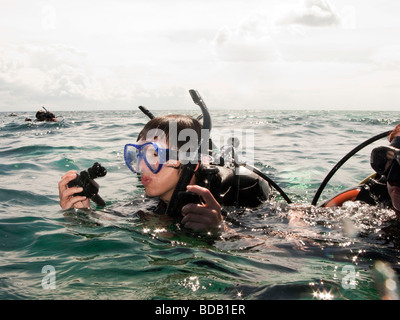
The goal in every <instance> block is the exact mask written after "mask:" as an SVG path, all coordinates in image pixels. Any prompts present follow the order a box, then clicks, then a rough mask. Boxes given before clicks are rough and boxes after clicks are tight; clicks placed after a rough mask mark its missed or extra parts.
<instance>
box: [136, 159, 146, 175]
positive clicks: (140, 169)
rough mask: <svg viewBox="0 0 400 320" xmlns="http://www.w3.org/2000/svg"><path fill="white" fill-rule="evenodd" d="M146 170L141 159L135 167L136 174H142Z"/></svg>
mask: <svg viewBox="0 0 400 320" xmlns="http://www.w3.org/2000/svg"><path fill="white" fill-rule="evenodd" d="M146 168H147V165H146V163H145V162H144V160H143V159H141V160H140V161H139V164H138V166H137V169H138V170H137V172H138V173H143V172H145V170H146Z"/></svg>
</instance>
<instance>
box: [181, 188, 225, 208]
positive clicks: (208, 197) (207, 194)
mask: <svg viewBox="0 0 400 320" xmlns="http://www.w3.org/2000/svg"><path fill="white" fill-rule="evenodd" d="M186 189H187V191H190V192H193V193H196V194H198V195H199V196H201V197H202V198H203V200H204V201H205V202H206V207H211V208H220V207H221V206H220V205H219V203H218V201H217V200H215V198H214V196H213V195H212V193H211V191H210V190H208V189H207V188H203V187H200V186H198V185H188V186H187V187H186Z"/></svg>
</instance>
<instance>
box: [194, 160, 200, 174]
mask: <svg viewBox="0 0 400 320" xmlns="http://www.w3.org/2000/svg"><path fill="white" fill-rule="evenodd" d="M199 167H200V162H198V163H197V166H196V168H195V169H194V172H196V171H197V169H198V168H199Z"/></svg>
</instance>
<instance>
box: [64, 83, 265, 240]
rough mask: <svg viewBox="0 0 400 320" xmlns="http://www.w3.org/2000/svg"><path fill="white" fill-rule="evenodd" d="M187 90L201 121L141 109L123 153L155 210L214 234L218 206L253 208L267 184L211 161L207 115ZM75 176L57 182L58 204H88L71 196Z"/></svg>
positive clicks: (220, 226) (218, 226)
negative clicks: (137, 128) (142, 119)
mask: <svg viewBox="0 0 400 320" xmlns="http://www.w3.org/2000/svg"><path fill="white" fill-rule="evenodd" d="M190 93H191V95H192V98H193V100H194V101H195V103H196V104H199V106H200V107H201V109H202V112H203V124H201V123H200V121H199V120H198V119H195V118H193V117H190V116H185V115H166V116H159V117H154V116H153V115H152V114H151V113H150V112H148V111H147V109H145V110H146V111H144V110H143V109H141V110H142V111H143V112H145V113H146V114H147V115H148V116H149V117H150V118H151V120H150V121H149V122H148V123H147V124H146V125H145V126H144V128H143V129H142V131H141V132H140V133H139V135H138V137H137V140H136V143H130V144H127V145H125V148H124V158H125V163H126V165H127V166H128V168H129V169H130V170H131V171H132V172H133V173H135V174H137V175H139V176H140V179H141V182H142V185H143V186H144V189H145V192H146V196H147V197H158V198H159V203H158V206H157V207H156V209H155V210H154V212H155V213H156V214H160V215H167V216H172V217H174V218H177V219H180V222H181V224H182V225H183V226H184V227H185V228H187V229H191V230H193V231H196V232H212V233H215V232H218V231H222V230H225V225H224V217H223V209H221V206H245V207H256V206H258V205H260V204H261V203H263V202H264V201H265V200H267V199H269V198H270V195H271V187H270V184H269V182H268V181H266V180H265V179H262V178H261V177H260V176H259V175H258V174H256V173H255V172H253V171H252V170H250V169H248V168H246V167H240V168H239V166H238V165H237V164H235V165H227V164H226V163H225V162H224V159H217V162H218V163H215V161H214V163H213V158H212V157H211V156H210V150H209V146H210V144H212V141H211V139H210V130H211V118H210V116H209V113H208V110H207V108H206V107H205V105H204V103H203V102H202V100H201V98H200V97H199V96H198V93H197V92H196V91H194V90H191V91H190ZM142 108H143V107H142ZM182 137H183V138H182ZM178 138H179V139H178ZM231 141H232V142H234V141H235V140H234V139H231ZM235 143H236V141H235ZM231 148H232V150H233V149H234V146H232V147H231ZM225 149H226V148H225ZM214 160H215V159H214ZM222 163H223V164H225V165H221V164H222ZM76 177H77V172H76V171H69V172H67V173H66V174H65V175H64V176H63V177H62V178H61V180H60V182H59V197H60V206H61V208H62V209H69V208H88V207H90V200H89V198H88V197H86V196H83V195H76V193H79V192H82V187H79V186H76V187H69V186H68V184H69V183H70V182H71V181H72V180H74V179H75V178H76Z"/></svg>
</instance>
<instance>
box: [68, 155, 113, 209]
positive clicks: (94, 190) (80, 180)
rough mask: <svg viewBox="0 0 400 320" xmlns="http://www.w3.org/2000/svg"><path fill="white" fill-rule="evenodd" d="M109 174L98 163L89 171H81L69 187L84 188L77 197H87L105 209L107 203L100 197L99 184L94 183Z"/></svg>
mask: <svg viewBox="0 0 400 320" xmlns="http://www.w3.org/2000/svg"><path fill="white" fill-rule="evenodd" d="M106 174H107V170H106V169H105V168H104V167H103V166H102V165H101V164H100V163H98V162H95V163H94V164H93V166H92V167H90V168H89V169H87V170H84V171H81V173H80V174H78V176H77V177H76V178H75V179H74V180H72V181H70V182H68V187H69V188H72V187H82V188H83V191H82V192H80V193H76V194H75V195H77V196H85V197H87V198H90V199H92V200H93V201H94V202H95V203H96V204H97V205H99V206H101V207H104V206H105V205H106V203H105V202H104V200H103V199H102V198H101V197H100V196H99V194H98V192H99V188H100V187H99V184H98V183H97V182H96V181H94V179H96V178H98V177H104V176H105V175H106Z"/></svg>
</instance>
